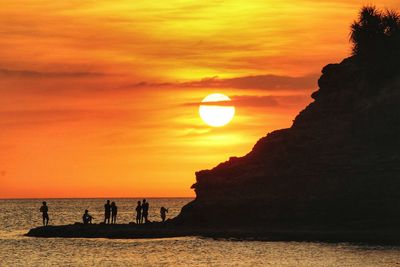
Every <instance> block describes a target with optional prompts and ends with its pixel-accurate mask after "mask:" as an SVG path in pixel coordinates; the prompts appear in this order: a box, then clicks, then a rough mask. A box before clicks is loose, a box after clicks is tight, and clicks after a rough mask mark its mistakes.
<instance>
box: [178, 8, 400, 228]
mask: <svg viewBox="0 0 400 267" xmlns="http://www.w3.org/2000/svg"><path fill="white" fill-rule="evenodd" d="M360 16H361V15H360ZM360 20H361V19H360ZM399 25H400V23H399ZM397 38H398V37H397ZM397 41H398V39H397ZM391 45H393V43H391ZM372 49H374V48H372ZM389 52H390V51H389ZM396 53H397V52H396ZM397 54H398V53H397ZM398 62H400V58H394V57H393V54H391V53H388V51H376V50H370V51H369V56H366V55H365V54H363V55H361V54H356V53H355V54H354V55H353V56H351V57H349V58H346V59H344V60H343V61H342V62H341V63H339V64H329V65H327V66H325V67H324V68H323V69H322V76H321V77H320V79H319V80H318V85H319V89H318V90H317V91H316V92H314V93H313V94H312V97H313V99H314V102H312V103H311V104H310V105H308V106H307V107H306V108H305V109H304V110H303V111H301V112H300V113H299V114H298V116H297V117H296V118H295V120H294V123H293V125H292V126H291V127H290V128H288V129H281V130H277V131H274V132H271V133H269V134H267V135H266V136H265V137H263V138H261V139H260V140H259V141H258V142H257V143H256V144H255V146H254V148H253V149H252V151H251V152H250V153H248V154H247V155H246V156H244V157H241V158H236V157H233V158H231V159H229V161H227V162H224V163H221V164H219V165H218V166H216V167H215V168H213V169H211V170H202V171H199V172H197V173H196V183H195V184H194V185H193V186H192V188H193V189H194V190H195V192H196V199H195V200H194V201H193V202H191V203H189V204H188V205H187V206H185V207H184V208H183V209H182V212H181V214H180V215H179V216H178V217H177V219H176V221H177V222H180V223H183V224H199V225H204V226H210V227H238V226H240V227H242V226H243V227H244V226H250V227H253V226H258V227H272V226H279V227H281V226H285V227H286V226H288V227H308V226H316V225H318V226H327V227H328V226H339V225H341V226H343V227H350V226H354V227H360V226H367V225H368V227H375V226H376V227H381V226H382V225H385V226H395V225H400V67H399V64H398Z"/></svg>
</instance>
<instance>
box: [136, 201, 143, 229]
mask: <svg viewBox="0 0 400 267" xmlns="http://www.w3.org/2000/svg"><path fill="white" fill-rule="evenodd" d="M141 220H142V204H141V203H140V201H138V202H137V206H136V223H137V224H139V223H141Z"/></svg>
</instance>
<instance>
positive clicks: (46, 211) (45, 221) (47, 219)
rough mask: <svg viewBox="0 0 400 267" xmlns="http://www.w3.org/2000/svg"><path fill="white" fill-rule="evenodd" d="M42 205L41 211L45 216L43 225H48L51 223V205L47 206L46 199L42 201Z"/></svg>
mask: <svg viewBox="0 0 400 267" xmlns="http://www.w3.org/2000/svg"><path fill="white" fill-rule="evenodd" d="M42 204H43V205H42V206H41V207H40V212H41V213H42V217H43V225H44V226H47V225H48V224H49V214H48V212H49V207H48V206H47V203H46V201H43V202H42Z"/></svg>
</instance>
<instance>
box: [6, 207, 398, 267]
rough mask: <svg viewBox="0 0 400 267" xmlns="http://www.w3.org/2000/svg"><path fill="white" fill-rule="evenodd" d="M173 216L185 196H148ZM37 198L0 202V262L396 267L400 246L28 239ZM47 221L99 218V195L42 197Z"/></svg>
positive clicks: (36, 220) (125, 210)
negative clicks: (87, 214)
mask: <svg viewBox="0 0 400 267" xmlns="http://www.w3.org/2000/svg"><path fill="white" fill-rule="evenodd" d="M137 200H138V199H114V201H116V202H117V205H118V207H119V209H118V217H119V219H118V220H119V222H121V223H126V222H129V221H132V220H133V216H134V207H135V203H136V201H137ZM149 201H150V220H159V214H158V211H159V208H160V207H161V206H166V207H169V208H170V210H169V211H170V213H169V216H175V215H176V214H178V213H179V211H180V208H181V207H182V206H183V205H184V204H186V203H187V202H189V201H190V199H150V200H149ZM40 204H41V203H40V201H38V200H0V210H1V213H0V266H60V265H61V266H154V265H163V266H188V265H190V266H210V265H211V266H400V247H389V246H366V245H352V244H346V243H342V244H324V243H307V242H260V241H237V240H229V239H218V240H215V239H209V238H199V237H184V238H164V239H136V240H119V239H81V238H71V239H63V238H32V237H25V236H23V234H24V233H26V232H27V231H28V230H29V229H30V228H32V227H34V226H38V225H40V224H41V216H40V213H39V212H38V210H39V207H40ZM48 205H49V215H50V218H51V221H50V224H53V225H54V224H67V223H73V222H75V221H80V218H81V216H82V211H83V210H84V209H89V211H90V212H91V214H92V215H93V216H94V217H95V218H96V220H95V221H94V222H95V223H96V222H99V220H100V219H101V218H102V214H103V205H104V199H73V200H72V199H59V200H54V199H52V200H48Z"/></svg>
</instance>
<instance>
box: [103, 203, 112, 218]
mask: <svg viewBox="0 0 400 267" xmlns="http://www.w3.org/2000/svg"><path fill="white" fill-rule="evenodd" d="M110 215H111V206H110V200H107V203H106V204H105V205H104V223H110Z"/></svg>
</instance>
